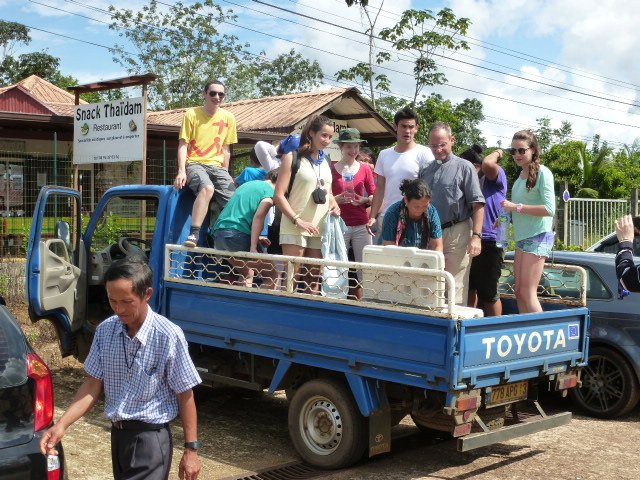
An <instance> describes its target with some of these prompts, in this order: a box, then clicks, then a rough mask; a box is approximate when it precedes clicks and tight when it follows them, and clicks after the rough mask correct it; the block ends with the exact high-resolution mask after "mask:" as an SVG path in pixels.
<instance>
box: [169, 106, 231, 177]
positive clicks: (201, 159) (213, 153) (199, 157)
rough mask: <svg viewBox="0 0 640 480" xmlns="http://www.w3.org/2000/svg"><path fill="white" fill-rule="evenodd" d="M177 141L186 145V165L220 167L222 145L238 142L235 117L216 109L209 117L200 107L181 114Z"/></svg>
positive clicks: (225, 111)
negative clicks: (199, 164) (196, 164)
mask: <svg viewBox="0 0 640 480" xmlns="http://www.w3.org/2000/svg"><path fill="white" fill-rule="evenodd" d="M180 139H181V140H184V141H185V142H187V162H195V163H202V164H204V165H213V166H215V167H220V166H221V165H222V163H223V162H224V152H223V150H222V146H223V145H231V144H233V143H238V132H237V130H236V117H234V116H233V113H231V112H230V111H228V110H225V109H224V108H218V110H217V111H216V113H215V114H214V115H209V114H207V112H205V110H204V108H203V107H195V108H190V109H189V110H187V112H186V113H185V114H184V119H183V120H182V129H181V130H180Z"/></svg>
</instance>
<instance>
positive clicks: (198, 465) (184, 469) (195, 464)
mask: <svg viewBox="0 0 640 480" xmlns="http://www.w3.org/2000/svg"><path fill="white" fill-rule="evenodd" d="M200 470H202V462H201V461H200V458H199V457H198V452H197V451H195V450H191V449H189V448H186V449H185V450H184V452H183V453H182V459H181V460H180V466H179V467H178V477H179V478H180V480H197V479H198V475H200Z"/></svg>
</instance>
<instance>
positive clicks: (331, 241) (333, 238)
mask: <svg viewBox="0 0 640 480" xmlns="http://www.w3.org/2000/svg"><path fill="white" fill-rule="evenodd" d="M346 228H347V226H346V225H345V223H344V220H342V218H340V217H336V216H335V215H331V214H329V215H327V226H326V229H325V233H324V235H323V237H322V258H324V259H325V260H337V261H341V262H346V261H348V258H347V246H346V245H345V243H344V231H345V230H346ZM322 277H323V282H322V295H324V296H327V297H331V298H347V294H348V293H349V269H348V268H344V267H324V269H323V271H322Z"/></svg>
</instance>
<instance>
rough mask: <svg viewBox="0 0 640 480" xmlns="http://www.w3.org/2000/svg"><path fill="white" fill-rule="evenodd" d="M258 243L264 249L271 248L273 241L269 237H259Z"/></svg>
mask: <svg viewBox="0 0 640 480" xmlns="http://www.w3.org/2000/svg"><path fill="white" fill-rule="evenodd" d="M258 243H260V246H262V247H270V246H271V240H269V238H268V237H262V236H261V237H258Z"/></svg>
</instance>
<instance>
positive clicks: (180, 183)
mask: <svg viewBox="0 0 640 480" xmlns="http://www.w3.org/2000/svg"><path fill="white" fill-rule="evenodd" d="M186 183H187V174H186V173H185V171H184V170H180V171H178V174H177V175H176V179H175V180H174V181H173V186H174V188H175V189H176V190H180V189H181V188H182V187H184V186H185V184H186Z"/></svg>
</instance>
